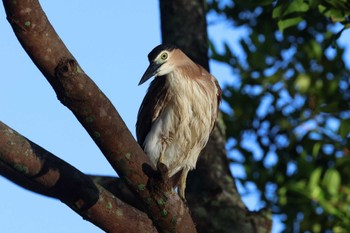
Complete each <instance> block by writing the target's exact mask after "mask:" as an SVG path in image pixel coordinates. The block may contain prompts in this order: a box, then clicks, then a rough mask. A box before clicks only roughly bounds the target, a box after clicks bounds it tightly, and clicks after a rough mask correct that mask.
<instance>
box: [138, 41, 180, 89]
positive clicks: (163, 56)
mask: <svg viewBox="0 0 350 233" xmlns="http://www.w3.org/2000/svg"><path fill="white" fill-rule="evenodd" d="M176 50H177V47H176V46H174V45H167V44H161V45H158V46H157V47H155V48H154V49H153V50H152V51H151V52H150V53H149V54H148V60H149V62H150V64H149V66H148V68H147V70H146V71H145V73H144V74H143V76H142V78H141V80H140V82H139V85H141V84H142V83H144V82H146V81H147V80H148V79H150V78H151V77H153V76H155V77H157V76H162V75H166V74H168V73H170V72H171V71H172V70H173V66H174V64H173V62H171V61H172V56H173V55H174V53H175V51H176Z"/></svg>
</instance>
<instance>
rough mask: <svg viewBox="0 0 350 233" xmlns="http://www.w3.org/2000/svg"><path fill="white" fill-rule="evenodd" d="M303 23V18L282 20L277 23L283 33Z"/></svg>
mask: <svg viewBox="0 0 350 233" xmlns="http://www.w3.org/2000/svg"><path fill="white" fill-rule="evenodd" d="M301 21H303V18H301V17H296V18H290V19H284V20H280V21H278V23H277V25H278V29H279V30H280V31H281V32H283V31H284V30H285V29H286V28H289V27H292V26H294V25H296V24H298V23H300V22H301Z"/></svg>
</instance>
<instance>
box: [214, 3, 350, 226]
mask: <svg viewBox="0 0 350 233" xmlns="http://www.w3.org/2000/svg"><path fill="white" fill-rule="evenodd" d="M225 3H226V4H225ZM225 3H224V2H220V1H218V0H212V1H209V9H210V10H213V11H215V12H216V13H217V14H220V15H223V16H225V17H226V19H227V20H228V21H229V22H231V23H233V25H234V27H236V28H238V27H244V28H246V29H247V31H248V34H247V35H246V36H245V35H243V36H242V37H241V39H240V44H239V45H240V48H241V50H242V51H243V55H238V54H236V53H235V51H234V50H233V49H232V47H231V46H230V44H229V42H223V43H224V45H225V46H224V48H225V49H224V51H218V50H217V49H216V48H215V46H214V45H212V46H211V52H212V58H213V59H215V60H217V61H221V62H223V63H225V64H228V65H229V66H230V67H231V68H232V71H233V73H234V75H235V76H237V77H238V81H236V82H234V84H232V85H231V86H226V87H225V88H224V91H223V95H224V96H223V97H224V101H225V102H226V103H227V105H228V106H229V108H231V109H232V111H227V112H226V113H225V114H224V120H225V122H226V124H227V132H226V133H227V137H228V139H231V141H232V140H233V141H234V142H235V143H234V145H233V146H232V148H231V149H232V151H237V152H238V154H239V155H242V158H243V159H242V158H239V156H238V157H237V156H233V157H232V160H233V163H238V164H241V165H243V166H244V168H245V171H246V177H245V178H243V179H241V180H240V181H241V182H242V184H243V185H245V184H247V182H254V183H255V184H256V186H257V188H258V189H259V190H260V191H261V194H262V195H261V199H262V201H263V202H264V203H265V204H266V205H267V206H268V207H269V208H270V209H271V210H272V212H273V213H274V214H280V215H282V216H283V221H284V223H285V227H286V231H287V232H299V231H301V232H305V231H311V232H323V231H327V230H331V231H333V232H346V229H350V188H349V183H350V151H349V148H350V143H349V137H350V110H349V109H350V90H349V89H350V70H349V69H348V68H347V67H346V64H345V62H344V60H343V53H344V49H343V48H341V47H340V46H339V45H338V42H337V41H336V39H337V38H338V37H339V36H341V33H342V31H343V30H344V29H346V28H348V27H349V26H350V22H349V13H350V3H349V2H348V1H346V0H338V1H331V0H309V1H305V0H294V1H272V0H257V1H247V0H245V1H243V0H236V1H232V2H231V1H229V2H228V1H225ZM336 22H338V23H337V24H338V25H335V23H336ZM339 25H340V26H341V30H340V31H339V29H338V32H335V29H336V28H339ZM242 57H244V59H242ZM252 148H254V149H252Z"/></svg>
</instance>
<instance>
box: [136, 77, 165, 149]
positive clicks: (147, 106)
mask: <svg viewBox="0 0 350 233" xmlns="http://www.w3.org/2000/svg"><path fill="white" fill-rule="evenodd" d="M166 96H167V92H166V79H165V77H156V78H155V79H154V80H153V81H152V82H151V84H150V86H149V88H148V90H147V93H146V96H145V98H144V99H143V101H142V103H141V106H140V109H139V112H138V115H137V122H136V137H137V141H138V143H139V144H140V146H141V147H142V148H144V145H143V144H144V141H145V138H146V136H147V134H148V132H149V131H150V130H151V127H152V124H153V122H154V121H155V120H156V119H157V118H158V117H159V115H160V113H161V112H162V111H163V109H164V103H165V101H166Z"/></svg>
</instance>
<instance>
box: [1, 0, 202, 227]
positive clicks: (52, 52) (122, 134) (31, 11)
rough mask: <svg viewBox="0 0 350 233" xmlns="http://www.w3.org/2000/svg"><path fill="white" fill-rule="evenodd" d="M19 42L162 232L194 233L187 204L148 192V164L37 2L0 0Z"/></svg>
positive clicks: (168, 194) (170, 195) (171, 196)
mask: <svg viewBox="0 0 350 233" xmlns="http://www.w3.org/2000/svg"><path fill="white" fill-rule="evenodd" d="M3 3H4V7H5V10H6V14H7V19H8V21H9V22H10V24H11V26H12V28H13V30H14V32H15V34H16V36H17V38H18V40H19V42H20V43H21V45H22V46H23V48H24V49H25V50H26V52H27V53H28V55H29V56H30V57H31V59H32V60H33V62H34V63H35V64H36V66H37V67H38V68H39V69H40V71H41V72H42V73H43V74H44V76H45V77H46V79H47V80H48V81H49V83H50V84H51V85H52V87H53V88H54V90H55V92H56V94H57V97H58V99H59V100H60V101H61V102H62V103H63V104H64V105H65V106H67V107H68V108H69V109H70V110H71V111H72V112H73V114H74V115H75V116H76V118H77V119H78V120H79V122H80V123H81V124H82V125H83V127H84V128H85V129H86V130H87V132H88V133H89V134H90V136H91V137H92V138H93V140H94V141H95V143H96V144H97V145H98V147H99V148H100V150H101V151H102V153H103V154H104V156H105V157H106V158H107V160H108V161H109V162H110V164H111V165H112V167H113V168H114V169H115V171H116V172H118V174H119V176H120V177H121V178H122V179H123V180H124V181H125V182H126V183H127V184H128V185H129V186H130V189H131V190H132V191H133V192H134V193H135V194H136V195H138V196H139V197H140V198H141V200H142V202H143V204H144V205H145V207H146V209H147V212H148V215H149V217H150V218H152V219H153V222H154V224H155V225H156V226H157V228H158V230H159V231H160V232H171V231H177V232H195V231H196V230H195V227H194V224H193V221H192V219H191V216H190V214H189V211H188V208H187V206H185V205H184V203H183V202H182V201H181V199H180V198H179V197H178V195H177V194H176V193H174V192H166V190H157V189H151V191H152V192H149V189H148V188H147V187H148V186H147V184H148V177H147V176H146V175H145V174H144V173H143V171H142V166H144V165H145V164H147V163H148V158H147V157H146V156H145V154H144V152H143V151H142V149H141V148H140V147H139V145H138V144H137V143H136V141H135V140H134V138H133V137H132V135H131V133H130V132H129V130H128V129H127V127H126V125H125V123H124V122H123V120H122V119H121V117H120V116H119V114H118V112H117V111H116V109H115V108H114V106H113V105H112V104H111V102H110V101H109V100H108V98H107V97H106V96H105V95H104V94H103V93H102V92H101V91H100V90H99V88H98V87H97V86H96V84H95V83H94V82H93V81H92V80H91V79H90V78H89V77H88V76H87V75H86V74H85V73H84V72H83V70H82V69H81V68H80V66H79V65H78V63H77V62H76V60H75V59H74V57H73V56H72V55H71V54H70V52H69V51H68V50H67V48H66V47H65V45H64V44H63V42H62V41H61V40H60V38H59V36H58V35H57V33H56V32H55V31H54V29H53V28H52V26H51V24H50V23H49V21H48V19H47V17H46V15H45V13H44V12H43V10H42V9H41V6H40V4H39V3H38V1H35V0H26V1H24V0H23V1H10V0H3ZM161 185H162V184H159V186H161Z"/></svg>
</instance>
